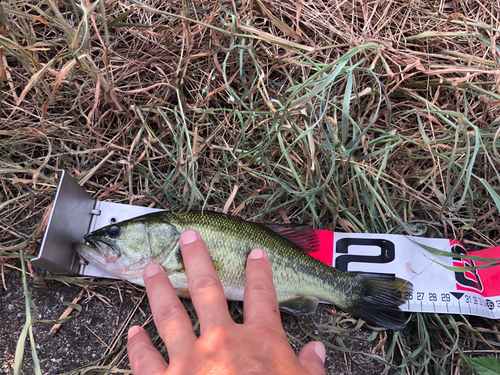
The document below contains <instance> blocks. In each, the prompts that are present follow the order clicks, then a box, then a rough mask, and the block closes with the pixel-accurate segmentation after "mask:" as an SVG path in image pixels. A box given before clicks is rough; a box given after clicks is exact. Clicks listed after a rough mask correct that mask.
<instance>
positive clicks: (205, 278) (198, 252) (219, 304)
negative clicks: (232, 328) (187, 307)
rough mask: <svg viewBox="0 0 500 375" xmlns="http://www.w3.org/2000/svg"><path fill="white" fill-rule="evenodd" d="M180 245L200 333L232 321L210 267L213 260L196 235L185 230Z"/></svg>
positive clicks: (218, 281)
mask: <svg viewBox="0 0 500 375" xmlns="http://www.w3.org/2000/svg"><path fill="white" fill-rule="evenodd" d="M179 244H180V247H181V252H182V260H183V262H184V267H185V269H186V275H187V279H188V287H189V294H190V295H191V299H192V301H193V305H194V308H195V310H196V314H197V315H198V318H199V319H200V333H201V334H203V332H204V331H205V330H210V329H211V328H213V327H215V326H217V325H223V324H226V323H228V322H232V321H233V320H232V319H231V316H230V315H229V310H228V308H227V302H226V297H225V296H224V290H223V289H222V284H221V282H220V279H219V275H217V272H216V271H215V268H214V266H213V264H212V258H211V257H210V254H209V252H208V250H207V247H206V245H205V243H204V242H203V240H202V239H201V236H200V234H199V233H198V232H196V231H194V230H187V231H185V232H184V233H182V234H181V237H180V239H179Z"/></svg>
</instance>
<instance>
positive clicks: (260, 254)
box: [250, 249, 265, 259]
mask: <svg viewBox="0 0 500 375" xmlns="http://www.w3.org/2000/svg"><path fill="white" fill-rule="evenodd" d="M264 256H265V253H264V250H262V249H253V250H252V251H251V252H250V259H262V258H264Z"/></svg>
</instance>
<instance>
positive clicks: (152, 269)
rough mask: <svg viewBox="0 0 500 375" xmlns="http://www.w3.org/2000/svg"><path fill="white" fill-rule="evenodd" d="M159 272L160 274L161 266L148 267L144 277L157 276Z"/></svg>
mask: <svg viewBox="0 0 500 375" xmlns="http://www.w3.org/2000/svg"><path fill="white" fill-rule="evenodd" d="M158 272H160V266H159V265H157V264H152V265H150V266H147V267H146V269H145V270H144V276H146V277H152V276H154V275H156V274H157V273H158Z"/></svg>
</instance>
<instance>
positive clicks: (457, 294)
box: [310, 230, 500, 319]
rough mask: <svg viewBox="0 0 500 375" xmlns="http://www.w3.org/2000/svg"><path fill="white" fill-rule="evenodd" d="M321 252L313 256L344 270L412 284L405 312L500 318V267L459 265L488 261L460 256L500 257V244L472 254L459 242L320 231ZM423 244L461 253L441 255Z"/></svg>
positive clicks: (391, 235)
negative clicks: (392, 277) (390, 277)
mask: <svg viewBox="0 0 500 375" xmlns="http://www.w3.org/2000/svg"><path fill="white" fill-rule="evenodd" d="M318 235H319V237H320V250H319V251H318V252H315V253H311V254H310V255H311V256H313V257H315V258H316V259H318V260H321V261H322V262H324V263H327V264H329V265H331V266H334V267H336V268H338V269H340V270H342V271H364V272H374V273H387V274H392V275H395V276H397V277H400V278H402V279H406V280H409V281H411V282H412V284H413V292H411V293H408V294H407V295H406V298H407V302H406V304H404V305H402V306H401V309H402V310H404V311H412V312H426V313H442V314H465V315H477V316H483V317H486V318H491V319H498V318H500V266H495V267H491V268H484V269H478V270H474V271H466V272H454V271H451V270H448V269H446V268H444V267H442V266H441V265H440V264H438V263H436V262H439V263H441V264H444V265H447V266H453V267H474V266H480V265H486V264H488V263H483V262H479V261H472V260H468V259H462V258H460V255H463V254H466V255H475V256H479V257H483V258H493V259H499V260H500V246H498V247H494V248H490V249H485V250H479V251H474V252H467V251H466V250H465V248H464V246H463V245H462V244H460V243H458V242H457V241H454V240H447V239H436V238H423V237H407V236H403V235H396V234H366V233H361V234H360V233H338V232H329V231H323V230H322V231H318ZM419 244H422V245H426V246H429V247H433V248H435V249H438V250H440V251H443V252H447V253H452V254H456V257H453V258H452V257H448V256H436V255H434V254H431V253H430V252H428V251H427V250H425V249H424V248H423V247H422V246H419Z"/></svg>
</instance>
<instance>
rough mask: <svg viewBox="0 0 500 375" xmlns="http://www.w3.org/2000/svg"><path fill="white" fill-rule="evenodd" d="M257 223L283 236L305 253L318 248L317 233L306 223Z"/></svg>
mask: <svg viewBox="0 0 500 375" xmlns="http://www.w3.org/2000/svg"><path fill="white" fill-rule="evenodd" d="M259 225H262V226H264V227H266V228H269V229H271V230H272V231H273V232H274V233H276V234H279V235H280V236H282V237H285V238H286V239H287V240H288V241H290V242H292V243H294V244H295V245H297V246H298V247H299V248H300V249H301V250H302V251H304V252H306V253H310V252H313V251H318V250H319V237H318V233H317V232H316V231H315V230H314V229H312V228H311V227H308V226H307V225H297V224H265V223H259Z"/></svg>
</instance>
